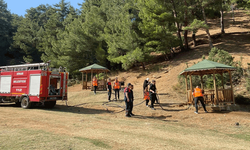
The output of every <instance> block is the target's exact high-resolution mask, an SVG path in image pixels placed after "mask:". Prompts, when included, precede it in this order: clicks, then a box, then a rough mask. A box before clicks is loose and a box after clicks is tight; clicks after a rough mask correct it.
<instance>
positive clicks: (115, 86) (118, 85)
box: [114, 80, 120, 89]
mask: <svg viewBox="0 0 250 150" xmlns="http://www.w3.org/2000/svg"><path fill="white" fill-rule="evenodd" d="M114 89H120V83H119V81H118V80H117V81H116V82H115V83H114Z"/></svg>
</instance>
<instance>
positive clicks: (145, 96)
mask: <svg viewBox="0 0 250 150" xmlns="http://www.w3.org/2000/svg"><path fill="white" fill-rule="evenodd" d="M144 100H150V98H149V92H145V93H144Z"/></svg>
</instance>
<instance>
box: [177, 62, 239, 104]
mask: <svg viewBox="0 0 250 150" xmlns="http://www.w3.org/2000/svg"><path fill="white" fill-rule="evenodd" d="M234 70H236V68H234V67H232V66H228V65H224V64H220V63H217V62H213V61H209V60H206V59H205V60H203V61H201V62H199V63H197V64H195V65H193V66H191V67H189V68H187V69H185V70H184V71H182V72H181V73H180V75H184V76H185V82H186V92H187V101H188V103H193V95H192V91H193V84H192V75H197V76H200V79H201V89H204V86H203V80H202V77H203V75H209V74H210V75H211V74H212V75H213V82H214V89H213V90H204V100H205V103H206V104H211V105H213V106H214V105H215V106H218V105H219V104H222V103H233V104H235V100H234V92H233V85H232V74H231V71H234ZM224 73H228V74H229V77H230V88H229V89H225V88H224V77H223V74H224ZM215 74H220V75H221V79H222V89H218V88H217V87H218V86H217V85H216V82H215V81H216V80H215ZM188 76H189V81H190V87H188V83H187V82H188V79H187V78H188ZM195 86H196V85H195Z"/></svg>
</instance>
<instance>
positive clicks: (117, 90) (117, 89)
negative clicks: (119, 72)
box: [114, 77, 121, 100]
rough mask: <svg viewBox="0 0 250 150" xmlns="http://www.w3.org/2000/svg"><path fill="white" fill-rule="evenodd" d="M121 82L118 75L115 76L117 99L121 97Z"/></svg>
mask: <svg viewBox="0 0 250 150" xmlns="http://www.w3.org/2000/svg"><path fill="white" fill-rule="evenodd" d="M120 87H121V85H120V82H119V81H118V77H116V78H115V82H114V90H115V99H116V100H117V98H118V99H120V98H119V97H120V96H119V91H120Z"/></svg>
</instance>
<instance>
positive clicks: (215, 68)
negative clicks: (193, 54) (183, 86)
mask: <svg viewBox="0 0 250 150" xmlns="http://www.w3.org/2000/svg"><path fill="white" fill-rule="evenodd" d="M233 70H236V68H235V67H232V66H228V65H224V64H221V63H217V62H214V61H209V60H206V59H204V60H203V61H201V62H199V63H197V64H195V65H193V66H191V67H189V68H187V69H185V70H183V71H182V72H181V73H180V75H185V74H186V75H205V74H213V73H214V72H215V73H223V72H226V71H233Z"/></svg>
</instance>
